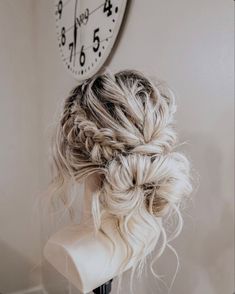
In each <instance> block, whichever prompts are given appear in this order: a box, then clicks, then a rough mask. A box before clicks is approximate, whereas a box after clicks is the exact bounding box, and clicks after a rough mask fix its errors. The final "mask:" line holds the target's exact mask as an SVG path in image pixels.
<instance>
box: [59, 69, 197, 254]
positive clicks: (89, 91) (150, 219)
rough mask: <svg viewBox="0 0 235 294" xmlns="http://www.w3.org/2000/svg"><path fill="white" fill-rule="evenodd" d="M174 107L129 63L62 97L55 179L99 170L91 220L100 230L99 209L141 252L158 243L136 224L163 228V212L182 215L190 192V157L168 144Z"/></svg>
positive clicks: (167, 94) (164, 90)
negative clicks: (139, 245) (145, 237)
mask: <svg viewBox="0 0 235 294" xmlns="http://www.w3.org/2000/svg"><path fill="white" fill-rule="evenodd" d="M175 111H176V105H175V100H174V95H173V93H172V92H171V91H170V90H169V89H167V88H166V87H164V86H163V85H161V84H157V83H155V82H154V81H152V80H151V79H149V78H147V77H146V76H144V75H143V74H142V73H140V72H137V71H132V70H129V71H122V72H119V73H117V74H115V75H113V74H110V73H105V74H101V75H97V76H95V77H93V78H91V79H89V80H87V81H85V82H84V83H83V84H81V85H79V86H78V87H76V88H75V89H73V90H72V91H71V94H70V96H69V97H68V98H67V99H66V101H65V103H64V108H63V113H62V116H61V119H60V123H59V125H58V128H57V134H56V140H55V145H54V160H55V165H56V168H57V176H56V178H55V181H56V182H57V183H61V184H62V185H63V183H66V181H68V180H69V179H71V178H73V179H74V180H75V181H77V182H81V181H82V180H84V179H86V178H87V177H88V176H91V175H94V176H95V177H97V176H98V177H99V181H97V189H96V191H95V192H94V195H93V199H92V213H93V218H94V224H95V227H96V229H97V230H99V229H102V219H103V216H104V215H109V216H111V217H112V218H113V219H115V220H116V224H117V229H118V230H119V232H120V234H121V236H122V238H123V240H124V241H125V243H126V245H127V247H128V248H129V256H131V244H132V242H142V243H143V252H144V250H145V249H146V248H147V247H148V246H151V247H152V248H153V247H154V246H155V245H156V242H157V240H155V239H154V234H153V238H152V240H151V242H150V244H148V245H147V244H145V240H142V239H141V230H143V229H144V228H145V226H147V227H149V228H152V231H153V232H154V231H159V230H161V231H163V232H164V228H163V227H162V222H161V219H162V218H164V217H165V216H166V215H167V216H169V214H171V213H172V212H173V211H176V212H177V214H178V215H179V217H180V214H179V207H180V204H181V203H182V201H183V199H185V197H186V196H187V195H189V194H190V192H191V184H190V181H189V162H188V160H187V159H186V157H185V156H184V155H182V154H181V153H178V152H176V151H175V150H174V149H175V144H176V132H175V129H174V126H173V115H174V113H175ZM180 219H181V218H180ZM134 226H135V227H136V226H138V227H139V228H140V230H139V231H140V234H139V235H138V233H136V231H134V230H133V228H134ZM180 227H181V226H179V229H180ZM166 243H167V240H166V238H165V244H166ZM144 246H145V247H144ZM144 255H145V254H144V253H143V256H144ZM143 256H140V257H143ZM127 258H128V257H127Z"/></svg>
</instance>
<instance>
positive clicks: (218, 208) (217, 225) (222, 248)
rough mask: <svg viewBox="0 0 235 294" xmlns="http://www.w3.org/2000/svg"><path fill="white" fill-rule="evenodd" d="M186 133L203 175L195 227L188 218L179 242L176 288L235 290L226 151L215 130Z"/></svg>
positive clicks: (195, 291)
mask: <svg viewBox="0 0 235 294" xmlns="http://www.w3.org/2000/svg"><path fill="white" fill-rule="evenodd" d="M186 137H187V138H191V139H190V142H191V143H190V145H186V148H187V149H188V150H186V153H188V154H190V155H191V157H192V159H193V160H192V161H193V168H194V169H195V170H196V173H198V174H199V176H200V179H199V187H198V190H197V192H196V194H195V195H193V198H194V199H192V201H193V203H194V205H193V207H192V212H191V215H192V219H193V223H194V225H193V228H192V227H191V228H190V226H188V224H187V218H186V219H185V230H184V231H183V233H182V235H181V236H180V237H179V239H177V240H176V242H175V244H176V248H177V251H178V253H179V256H180V263H181V269H180V272H179V274H178V277H177V280H176V282H175V286H174V289H175V291H173V292H174V293H191V294H198V293H207V294H221V293H224V289H230V291H229V293H232V291H233V290H234V289H233V271H234V269H233V200H232V197H233V196H232V195H225V193H226V191H227V189H226V186H228V185H231V184H230V182H229V179H228V181H227V182H225V181H223V175H222V172H223V171H225V170H226V169H225V162H224V161H225V158H224V154H223V153H222V151H221V150H220V147H221V146H219V145H218V143H217V142H214V141H213V137H212V136H211V134H206V133H204V134H203V133H200V134H187V136H186ZM227 172H228V176H229V171H227ZM228 199H231V203H229V201H228ZM187 231H188V233H187ZM192 290H193V291H192Z"/></svg>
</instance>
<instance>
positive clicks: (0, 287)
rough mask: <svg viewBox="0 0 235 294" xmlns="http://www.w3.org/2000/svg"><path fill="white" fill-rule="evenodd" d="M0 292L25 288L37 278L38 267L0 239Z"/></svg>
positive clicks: (33, 283) (30, 285)
mask: <svg viewBox="0 0 235 294" xmlns="http://www.w3.org/2000/svg"><path fill="white" fill-rule="evenodd" d="M0 261H1V264H4V267H1V266H0V293H10V292H15V291H20V290H21V289H27V288H30V287H32V285H35V282H34V281H37V280H38V271H39V270H40V267H39V266H38V267H35V264H32V263H31V262H29V261H28V260H27V258H26V257H24V256H22V255H21V254H20V253H19V252H17V250H15V249H13V248H12V247H11V246H10V245H9V244H7V243H5V242H4V241H3V240H0Z"/></svg>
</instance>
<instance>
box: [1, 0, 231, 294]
mask: <svg viewBox="0 0 235 294" xmlns="http://www.w3.org/2000/svg"><path fill="white" fill-rule="evenodd" d="M9 2H11V3H14V6H16V5H18V4H16V3H19V2H20V3H21V5H18V6H20V7H19V11H18V14H20V15H21V16H22V17H21V18H22V19H24V22H23V21H22V22H20V21H19V22H17V18H16V19H15V20H14V21H13V24H14V23H16V24H17V31H18V30H19V33H18V34H17V36H18V37H19V36H20V34H21V35H22V38H24V39H26V40H27V42H26V44H27V46H26V45H25V46H24V47H23V48H24V50H23V49H21V46H23V45H19V44H21V43H20V42H15V41H13V40H12V39H11V38H10V34H7V35H6V36H5V38H6V40H8V44H9V46H8V47H9V48H11V49H10V50H9V48H8V49H7V48H5V49H4V51H3V52H1V54H0V61H1V67H0V73H1V80H0V83H1V87H0V93H1V104H2V103H3V107H1V117H0V119H1V126H0V129H1V132H3V135H2V136H1V138H7V143H6V144H1V153H0V158H1V162H3V164H2V163H1V167H0V168H1V169H2V170H1V172H2V173H1V187H0V189H1V190H0V191H1V196H3V197H1V200H0V201H1V205H0V218H1V219H0V220H1V221H0V229H1V235H0V236H1V239H3V251H2V252H3V254H2V253H1V254H2V255H3V256H6V255H7V254H8V255H9V254H10V256H14V254H15V256H16V258H19V262H17V264H22V266H23V265H24V264H25V263H24V262H25V260H30V262H29V263H31V260H33V261H34V260H35V259H36V256H37V255H38V252H39V249H38V248H37V242H35V241H36V237H35V235H34V242H32V243H31V244H30V242H29V240H31V235H30V234H29V233H28V232H29V223H28V217H29V215H30V209H31V206H30V203H31V199H32V198H31V196H32V194H33V192H34V191H35V190H37V188H38V184H39V183H40V184H41V185H42V186H44V185H45V184H46V183H47V181H48V163H47V154H48V144H49V141H48V134H49V133H50V128H51V125H53V123H54V117H55V116H54V114H55V112H56V110H58V105H59V104H60V103H61V101H62V100H63V99H64V97H65V96H66V95H67V93H68V91H69V90H70V89H71V88H72V87H73V86H74V85H75V84H76V81H74V80H73V79H72V78H71V77H70V75H68V74H67V72H65V71H64V67H63V65H62V63H61V61H60V58H59V52H58V49H57V43H56V38H55V28H54V18H53V1H48V0H40V1H37V2H36V1H23V0H21V1H12V0H11V1H0V8H1V9H0V16H1V17H0V24H1V27H0V32H1V34H6V32H5V27H7V32H8V30H9V31H10V32H12V34H13V32H15V28H13V24H12V22H11V20H10V19H9V17H8V18H7V13H8V15H10V14H11V13H12V9H11V8H9V5H8V4H7V3H9ZM32 2H33V4H34V5H35V6H34V7H32ZM3 9H4V11H5V12H3ZM30 9H34V12H35V15H36V18H34V19H33V14H31V13H28V12H27V11H31V10H30ZM6 11H7V12H6ZM21 18H20V19H21ZM2 22H3V23H4V26H3V24H2ZM31 23H33V29H32V26H31V25H30V24H31ZM13 29H14V30H13ZM32 32H34V35H33V36H34V37H32V36H31V34H32ZM14 36H15V33H14ZM23 36H24V37H23ZM30 36H31V37H32V38H31V40H33V42H30ZM27 38H29V39H27ZM15 46H18V47H17V49H18V50H16V51H14V52H16V53H13V47H15ZM33 48H34V49H35V51H33ZM232 49H233V7H232V2H231V1H221V0H203V1H192V0H178V1H164V0H161V1H155V0H148V1H141V0H133V1H132V4H131V6H130V10H129V13H128V17H127V21H126V24H125V27H124V30H123V33H122V35H121V38H120V40H119V43H118V46H117V47H116V49H115V51H114V54H113V56H112V59H111V60H110V63H109V64H108V65H109V67H110V68H111V69H112V70H114V71H115V70H119V69H123V68H135V69H140V70H144V71H145V72H148V73H150V74H151V75H155V76H157V77H159V78H161V79H164V80H165V81H167V82H168V84H169V85H170V86H171V87H172V88H173V89H174V90H175V92H176V94H177V101H178V113H177V123H178V130H179V135H180V139H181V141H185V140H186V141H187V144H186V145H185V146H184V147H183V148H182V149H183V150H185V152H186V153H187V154H188V156H189V157H190V158H191V160H192V163H193V167H194V170H195V171H194V176H195V182H196V185H197V186H199V187H198V188H197V191H195V194H194V199H193V201H192V202H191V203H189V207H188V210H187V211H186V212H185V213H184V218H185V228H184V231H183V233H182V235H181V237H180V238H179V239H178V240H177V241H176V242H174V245H175V248H176V250H177V252H178V254H179V257H180V263H181V268H180V271H179V273H178V275H177V279H176V281H175V284H174V287H173V290H172V293H174V294H188V293H190V294H201V293H203V294H204V293H205V294H221V293H232V291H233V275H234V269H233V260H234V256H233V213H234V211H233V194H234V190H233V178H234V170H233V162H234V158H233V155H234V151H233V139H234V137H233V126H234V120H233V119H234V113H233V106H234V105H233V66H232V64H233V62H232V61H233V50H232ZM33 54H35V55H36V68H35V64H34V55H33ZM19 57H20V58H19ZM28 58H31V59H32V62H31V63H30V64H29V62H28ZM10 61H11V62H10ZM2 63H3V64H4V65H5V67H4V70H3V67H2ZM25 64H26V65H25ZM22 66H24V71H23V73H22V74H20V73H21V69H22ZM25 66H26V68H25ZM6 69H7V70H6ZM33 70H34V71H35V74H36V77H37V83H36V86H35V84H34V80H31V79H32V73H33ZM2 76H3V78H4V79H3V78H2ZM2 83H3V84H2ZM13 85H14V86H13ZM35 87H36V88H35ZM2 89H4V91H3V90H2ZM35 89H36V90H35ZM2 91H3V92H2ZM35 92H36V93H37V95H36V94H35ZM2 93H3V94H2ZM34 94H35V95H34ZM2 97H3V98H2ZM12 97H13V99H12ZM10 98H11V99H10ZM2 101H3V102H2ZM26 102H27V103H26ZM26 105H27V107H26ZM39 110H40V111H39ZM13 111H14V116H12V115H11V113H13ZM29 121H30V124H29V123H28V122H29ZM16 125H17V130H16ZM19 130H20V131H19ZM35 130H37V131H36V132H35ZM37 134H42V139H41V137H38V135H37ZM39 141H40V142H39ZM39 149H40V150H39ZM35 154H36V155H35ZM37 156H38V158H37ZM38 160H40V162H38ZM22 166H23V167H22ZM35 166H38V168H34V167H35ZM37 173H38V175H37V176H36V174H37ZM12 179H14V181H13V182H14V186H13V185H12ZM29 179H30V180H29ZM198 182H199V185H198ZM19 197H20V199H19ZM2 202H3V204H2ZM13 203H14V206H13ZM30 232H31V231H30ZM34 232H36V233H37V231H36V229H35V230H34ZM36 235H37V234H36ZM44 235H45V231H44V230H43V237H44V238H45V236H44ZM12 251H13V252H14V254H13V253H12ZM16 252H17V254H16ZM19 252H20V253H19ZM22 256H23V258H22ZM28 256H30V257H28ZM1 258H2V257H1ZM31 258H32V259H31ZM12 259H13V261H12V262H16V261H17V260H18V259H15V258H12ZM7 261H8V259H7V258H5V259H4V263H3V264H4V266H3V265H2V262H1V265H0V271H2V272H5V276H9V274H10V272H11V271H10V270H12V268H14V271H15V276H16V277H18V275H22V280H27V270H26V271H25V272H23V271H20V270H19V268H16V267H14V264H13V265H10V266H9V269H7V267H5V265H8V262H7ZM175 262H176V261H175V258H174V257H173V255H172V254H171V253H170V252H169V251H166V253H165V255H164V256H163V257H162V259H161V260H160V262H159V269H158V271H159V273H162V274H164V275H168V276H169V277H168V278H166V281H168V282H169V280H170V278H171V277H172V275H173V270H174V266H175ZM27 266H28V265H27ZM27 266H26V269H28V267H29V266H28V267H27ZM19 267H20V266H19ZM23 267H24V266H23ZM5 269H6V270H5ZM17 272H19V274H18V275H17ZM0 276H1V275H0ZM43 279H44V283H45V287H46V288H47V289H48V290H49V293H50V294H52V293H56V294H59V293H68V289H69V288H68V284H67V283H66V282H65V281H64V280H63V279H62V278H61V277H60V276H59V275H57V274H56V272H55V271H54V270H53V269H51V268H50V267H49V266H48V265H46V266H44V267H43ZM8 280H9V279H8ZM11 280H12V281H13V282H14V283H13V282H12V284H11V287H13V285H14V287H18V286H17V285H18V284H17V283H18V282H17V281H18V279H17V278H15V277H14V278H13V279H11ZM124 280H125V287H126V286H127V284H128V275H126V276H125V278H124ZM4 281H5V280H4ZM1 282H2V281H1V278H0V285H1ZM59 285H62V286H59ZM160 286H161V285H160ZM161 287H162V286H161ZM114 288H115V287H114ZM10 290H11V288H8V292H10ZM1 291H3V290H2V289H1V288H0V292H1ZM125 291H126V292H125ZM72 292H73V293H75V292H76V291H72ZM124 292H125V293H128V291H127V290H124ZM113 293H115V289H114V291H113ZM136 293H137V294H143V293H146V294H152V293H164V294H165V293H167V292H166V290H165V289H164V288H163V287H162V291H159V292H158V288H157V286H156V281H155V280H154V278H152V277H151V275H150V274H149V275H148V277H143V279H142V280H141V281H136Z"/></svg>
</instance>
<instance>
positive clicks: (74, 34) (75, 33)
mask: <svg viewBox="0 0 235 294" xmlns="http://www.w3.org/2000/svg"><path fill="white" fill-rule="evenodd" d="M77 3H78V1H77V0H75V10H74V28H73V45H74V50H73V65H74V66H75V58H76V47H77V22H76V17H77Z"/></svg>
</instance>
